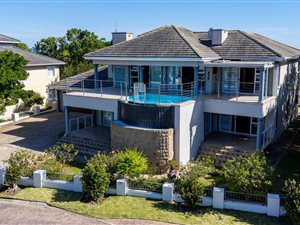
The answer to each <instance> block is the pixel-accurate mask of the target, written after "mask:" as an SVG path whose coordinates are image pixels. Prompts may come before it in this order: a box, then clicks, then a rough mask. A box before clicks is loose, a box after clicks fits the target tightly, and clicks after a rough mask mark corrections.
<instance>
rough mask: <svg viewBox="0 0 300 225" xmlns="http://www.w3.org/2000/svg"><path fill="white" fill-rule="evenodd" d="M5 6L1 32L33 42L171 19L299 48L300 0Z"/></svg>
mask: <svg viewBox="0 0 300 225" xmlns="http://www.w3.org/2000/svg"><path fill="white" fill-rule="evenodd" d="M0 9H1V14H0V21H1V22H0V33H1V34H5V35H8V36H12V37H15V38H18V39H20V40H21V41H23V42H25V43H26V44H28V45H29V46H30V47H32V46H33V45H34V43H35V42H36V41H38V40H40V39H41V38H44V37H49V36H62V35H64V34H65V32H66V30H67V29H69V28H82V29H88V30H90V31H93V32H95V33H96V34H97V35H99V36H101V37H105V38H106V39H108V40H110V39H111V32H112V31H114V29H115V23H117V28H118V31H130V32H133V33H134V35H137V34H140V33H142V32H145V31H149V30H151V29H154V28H156V27H159V26H162V25H169V24H175V25H181V26H184V27H186V28H188V29H191V30H194V31H202V30H205V31H206V30H208V29H209V28H210V27H213V28H224V29H240V30H245V31H254V32H258V33H261V34H263V35H266V36H268V37H271V38H274V39H276V40H278V41H282V42H284V43H286V44H289V45H292V46H294V47H298V48H300V0H286V1H284V0H261V1H259V0H245V1H238V0H230V1H228V0H211V1H209V0H186V1H183V0H174V1H171V0H162V1H159V0H123V1H121V0H119V1H116V0H111V1H108V0H86V1H84V0H81V1H80V0H73V1H72V0H62V1H59V0H45V1H42V0H39V1H38V0H0Z"/></svg>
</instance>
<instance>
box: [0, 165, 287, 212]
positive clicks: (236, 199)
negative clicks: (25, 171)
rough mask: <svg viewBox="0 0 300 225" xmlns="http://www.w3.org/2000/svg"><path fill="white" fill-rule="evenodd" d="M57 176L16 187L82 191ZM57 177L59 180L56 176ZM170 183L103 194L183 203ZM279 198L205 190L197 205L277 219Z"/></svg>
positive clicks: (131, 184)
mask: <svg viewBox="0 0 300 225" xmlns="http://www.w3.org/2000/svg"><path fill="white" fill-rule="evenodd" d="M5 173H6V168H5V167H0V186H1V185H3V184H4V183H5ZM52 176H57V174H51V173H48V174H47V173H46V171H45V170H37V171H35V172H34V173H33V178H30V177H23V178H22V179H21V180H20V181H18V184H19V185H23V186H33V187H37V188H43V187H45V188H54V189H59V190H67V191H74V192H83V189H82V183H81V177H82V175H80V174H78V175H75V176H74V177H73V179H72V181H66V180H55V179H54V178H58V177H52ZM60 178H61V177H60ZM174 190H175V187H174V184H173V183H163V184H161V183H155V182H145V181H138V182H137V181H135V180H127V179H118V180H117V181H116V184H115V185H111V186H110V187H109V188H108V189H107V191H106V194H108V195H120V196H126V195H128V196H136V197H142V198H149V199H158V200H163V201H166V202H173V201H175V202H183V201H184V199H183V198H182V197H181V196H180V195H179V194H176V193H174ZM280 200H281V199H280V196H279V195H277V194H267V195H252V194H242V193H238V192H230V191H225V190H224V188H217V187H214V188H207V189H205V196H204V197H203V198H202V202H201V203H200V205H201V206H208V207H213V208H216V209H231V210H239V211H246V212H255V213H260V214H267V215H269V216H275V217H279V216H280V215H284V213H285V211H284V208H283V207H282V206H281V205H280Z"/></svg>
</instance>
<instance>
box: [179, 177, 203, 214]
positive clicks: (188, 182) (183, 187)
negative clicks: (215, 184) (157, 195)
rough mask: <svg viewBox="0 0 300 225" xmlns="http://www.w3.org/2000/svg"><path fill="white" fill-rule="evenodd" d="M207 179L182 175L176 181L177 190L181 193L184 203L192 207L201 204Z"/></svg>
mask: <svg viewBox="0 0 300 225" xmlns="http://www.w3.org/2000/svg"><path fill="white" fill-rule="evenodd" d="M205 183H206V181H205V179H204V178H196V179H193V178H190V177H182V178H180V179H179V180H178V182H176V186H175V187H176V188H175V191H176V193H178V194H181V196H182V198H183V199H184V203H185V204H186V205H187V206H188V207H189V208H191V209H195V208H197V207H198V206H199V203H200V202H201V201H202V197H203V195H204V190H205V186H206V185H205Z"/></svg>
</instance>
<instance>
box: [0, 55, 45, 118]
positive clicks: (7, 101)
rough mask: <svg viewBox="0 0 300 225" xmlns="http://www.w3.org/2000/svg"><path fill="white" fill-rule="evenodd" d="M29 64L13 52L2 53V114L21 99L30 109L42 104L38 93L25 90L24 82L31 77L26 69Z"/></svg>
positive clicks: (0, 107)
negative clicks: (6, 108) (7, 107)
mask: <svg viewBox="0 0 300 225" xmlns="http://www.w3.org/2000/svg"><path fill="white" fill-rule="evenodd" d="M27 62H28V61H27V60H25V59H24V57H22V56H20V55H19V54H15V53H13V52H12V51H8V50H5V51H1V52H0V114H3V113H4V112H5V107H6V106H9V105H15V104H17V103H18V102H19V99H21V100H24V101H23V102H24V104H26V105H27V106H28V107H31V106H32V105H33V104H41V103H42V100H41V98H40V97H39V96H38V94H37V93H35V92H33V91H32V90H31V91H27V90H24V89H23V88H24V84H23V83H22V81H23V80H26V79H27V78H28V76H29V74H28V73H27V72H26V70H25V69H24V66H25V65H26V64H27Z"/></svg>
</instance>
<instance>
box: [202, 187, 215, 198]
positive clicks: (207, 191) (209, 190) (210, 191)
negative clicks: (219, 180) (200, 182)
mask: <svg viewBox="0 0 300 225" xmlns="http://www.w3.org/2000/svg"><path fill="white" fill-rule="evenodd" d="M204 196H206V197H213V188H205V189H204Z"/></svg>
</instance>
